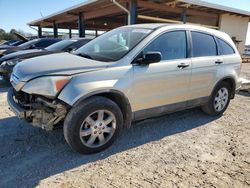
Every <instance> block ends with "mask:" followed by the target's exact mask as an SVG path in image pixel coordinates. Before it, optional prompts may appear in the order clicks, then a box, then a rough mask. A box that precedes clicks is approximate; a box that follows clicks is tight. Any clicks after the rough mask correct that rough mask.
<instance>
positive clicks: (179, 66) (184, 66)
mask: <svg viewBox="0 0 250 188" xmlns="http://www.w3.org/2000/svg"><path fill="white" fill-rule="evenodd" d="M177 67H178V68H180V69H184V68H186V67H189V64H187V63H181V64H179V65H178V66H177Z"/></svg>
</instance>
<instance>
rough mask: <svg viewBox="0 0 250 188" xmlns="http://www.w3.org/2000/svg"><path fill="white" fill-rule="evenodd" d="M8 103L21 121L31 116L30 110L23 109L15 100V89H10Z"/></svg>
mask: <svg viewBox="0 0 250 188" xmlns="http://www.w3.org/2000/svg"><path fill="white" fill-rule="evenodd" d="M7 101H8V104H9V106H10V110H11V111H12V112H14V114H15V115H16V116H17V117H18V118H20V119H26V118H27V117H29V116H30V114H31V112H32V111H30V110H26V109H24V108H22V107H21V106H20V105H19V104H18V103H17V102H16V101H15V100H14V94H13V88H10V89H9V91H8V95H7Z"/></svg>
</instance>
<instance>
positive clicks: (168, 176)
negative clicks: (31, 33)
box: [0, 64, 250, 188]
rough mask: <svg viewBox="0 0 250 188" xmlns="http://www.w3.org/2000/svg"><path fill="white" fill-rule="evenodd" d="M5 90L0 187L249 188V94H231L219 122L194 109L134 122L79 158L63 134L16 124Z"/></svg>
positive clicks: (0, 93)
mask: <svg viewBox="0 0 250 188" xmlns="http://www.w3.org/2000/svg"><path fill="white" fill-rule="evenodd" d="M248 70H249V73H250V64H248V65H246V66H245V65H244V71H245V74H248ZM7 86H8V85H7V84H5V83H0V87H1V88H0V107H1V108H0V143H1V144H0V146H1V147H0V187H11V188H12V187H34V186H37V187H62V188H65V187H237V188H239V187H250V136H249V135H250V115H249V111H250V94H247V93H240V94H238V95H236V98H235V99H234V100H232V101H231V103H230V105H229V108H228V110H227V111H226V112H225V114H224V115H223V116H221V117H216V118H212V117H209V116H206V115H205V114H203V113H202V112H201V111H200V109H199V108H197V109H191V110H186V111H182V112H177V113H173V114H170V115H166V116H162V117H159V118H156V119H150V120H145V121H141V122H138V123H134V124H133V126H132V128H130V129H126V130H124V132H123V134H122V135H121V137H120V139H119V140H117V141H116V142H115V144H114V145H113V146H111V147H110V148H108V149H107V150H105V151H103V152H101V153H97V154H93V155H80V154H77V153H75V152H73V151H72V150H71V149H70V148H69V147H68V146H67V144H66V142H65V141H64V138H63V134H62V130H56V131H53V132H45V131H43V130H41V129H39V128H34V127H31V126H30V125H28V124H27V123H25V122H22V121H20V120H18V119H17V118H16V117H15V116H14V115H13V113H12V112H10V111H9V110H8V105H7V102H6V91H7Z"/></svg>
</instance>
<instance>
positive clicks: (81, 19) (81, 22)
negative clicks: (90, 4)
mask: <svg viewBox="0 0 250 188" xmlns="http://www.w3.org/2000/svg"><path fill="white" fill-rule="evenodd" d="M78 34H79V37H85V20H84V14H83V13H82V12H80V13H79V15H78Z"/></svg>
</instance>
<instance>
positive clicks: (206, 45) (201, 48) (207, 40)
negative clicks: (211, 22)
mask: <svg viewBox="0 0 250 188" xmlns="http://www.w3.org/2000/svg"><path fill="white" fill-rule="evenodd" d="M191 36H192V45H193V57H202V56H216V55H217V47H216V43H215V40H214V37H213V36H212V35H208V34H205V33H200V32H194V31H192V32H191Z"/></svg>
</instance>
